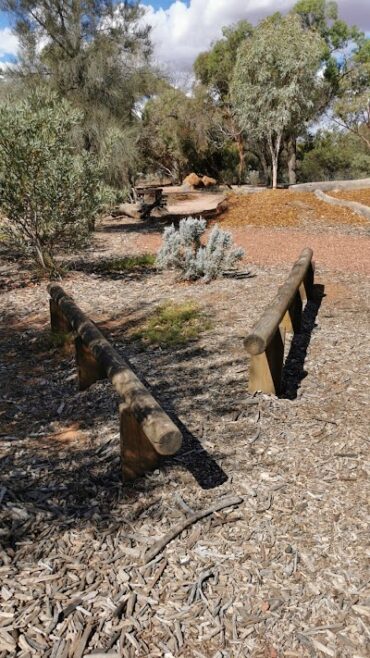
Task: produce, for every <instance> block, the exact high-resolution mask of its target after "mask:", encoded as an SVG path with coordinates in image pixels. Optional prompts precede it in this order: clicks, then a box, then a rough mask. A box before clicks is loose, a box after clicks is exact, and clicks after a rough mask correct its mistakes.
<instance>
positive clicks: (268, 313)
mask: <svg viewBox="0 0 370 658" xmlns="http://www.w3.org/2000/svg"><path fill="white" fill-rule="evenodd" d="M312 256H313V252H312V249H309V248H306V249H303V251H302V252H301V255H300V256H299V258H298V260H297V261H296V262H295V263H294V265H293V267H292V270H291V272H290V274H289V276H288V278H287V280H286V281H285V283H284V284H283V285H282V286H281V287H280V288H279V290H278V293H277V295H276V297H275V298H274V299H273V301H272V302H271V303H270V304H269V305H268V306H267V308H266V309H265V311H264V313H263V314H262V317H261V318H260V319H259V320H258V322H257V323H256V324H255V326H254V328H253V330H252V332H251V333H250V334H249V335H248V336H247V338H246V339H245V340H244V346H245V347H246V349H247V351H248V352H249V354H250V355H251V359H250V366H249V386H248V390H249V392H250V393H255V392H256V391H262V392H263V393H273V394H278V393H280V391H281V375H282V370H283V363H284V343H285V333H286V332H287V331H289V332H294V333H297V332H299V331H300V328H301V319H302V307H303V302H304V301H305V300H307V299H311V298H312V295H313V281H314V272H313V267H312Z"/></svg>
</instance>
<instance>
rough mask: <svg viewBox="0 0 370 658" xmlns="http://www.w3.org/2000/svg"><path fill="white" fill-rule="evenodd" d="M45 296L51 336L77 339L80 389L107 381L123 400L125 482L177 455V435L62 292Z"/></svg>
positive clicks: (55, 290) (54, 290)
mask: <svg viewBox="0 0 370 658" xmlns="http://www.w3.org/2000/svg"><path fill="white" fill-rule="evenodd" d="M48 291H49V294H50V318H51V330H52V332H56V333H59V334H60V333H71V332H73V334H74V335H75V347H76V361H77V368H78V379H79V386H80V390H85V389H87V388H88V387H89V386H91V385H92V384H94V382H96V381H97V380H99V379H105V378H106V377H107V378H108V379H109V380H110V381H111V383H112V384H113V386H114V388H115V390H116V391H117V393H118V394H119V395H120V396H121V398H122V403H121V404H120V405H119V417H120V436H121V459H122V473H123V477H124V479H125V480H132V479H134V478H135V477H138V476H140V475H142V474H143V473H145V472H146V471H149V470H153V469H154V468H156V466H157V464H158V460H159V457H160V456H161V455H173V454H175V453H176V452H177V451H178V450H179V448H180V446H181V443H182V435H181V432H180V430H179V429H178V428H177V427H176V425H175V424H174V423H173V421H172V420H171V418H169V416H168V415H167V414H166V413H165V411H164V410H163V409H162V408H161V407H160V405H159V404H158V402H157V401H156V400H155V399H154V398H153V396H152V395H151V393H150V392H149V391H148V390H147V389H146V388H145V386H143V384H142V383H141V381H140V380H139V379H138V377H136V375H135V374H134V373H133V372H132V370H131V368H130V367H129V365H128V364H127V363H126V361H124V360H123V359H122V358H121V357H120V356H119V354H118V353H117V352H116V350H115V349H114V348H113V347H112V345H111V344H110V343H109V341H108V340H107V339H106V338H105V337H104V336H103V334H102V333H101V331H100V330H99V329H98V327H97V326H96V325H95V324H94V323H93V322H92V321H91V320H89V318H88V317H87V316H86V315H85V314H84V313H83V312H82V311H81V310H80V309H79V307H78V306H77V305H76V304H75V302H74V301H73V299H72V298H71V297H70V296H69V295H67V294H66V293H65V292H64V290H63V288H61V287H60V286H59V285H57V284H55V283H52V284H50V285H49V286H48Z"/></svg>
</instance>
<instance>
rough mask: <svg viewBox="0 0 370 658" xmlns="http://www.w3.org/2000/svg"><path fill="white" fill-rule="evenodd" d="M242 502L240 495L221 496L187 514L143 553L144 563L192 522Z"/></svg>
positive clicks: (151, 558)
mask: <svg viewBox="0 0 370 658" xmlns="http://www.w3.org/2000/svg"><path fill="white" fill-rule="evenodd" d="M242 502H243V498H240V496H234V497H229V498H221V500H219V501H218V502H217V503H215V504H214V505H211V507H208V508H207V509H205V510H201V511H200V512H195V514H192V516H189V517H188V518H187V519H184V520H183V521H182V522H181V523H179V524H178V525H177V526H176V527H175V528H174V529H173V530H171V532H169V533H168V534H167V535H165V536H164V537H163V538H162V539H160V540H159V541H157V542H156V543H155V544H153V546H152V547H151V548H149V549H148V550H147V551H146V552H145V553H144V564H147V563H148V562H150V561H151V560H153V558H155V557H156V556H157V555H158V553H160V552H161V551H163V549H164V548H166V546H167V544H169V543H170V542H171V541H172V540H173V539H175V538H176V537H177V536H178V535H180V534H181V533H182V531H183V530H186V528H188V527H189V526H191V525H193V523H196V522H197V521H200V519H204V517H206V516H210V514H213V512H219V511H220V510H222V509H224V508H225V507H233V506H234V505H240V503H242Z"/></svg>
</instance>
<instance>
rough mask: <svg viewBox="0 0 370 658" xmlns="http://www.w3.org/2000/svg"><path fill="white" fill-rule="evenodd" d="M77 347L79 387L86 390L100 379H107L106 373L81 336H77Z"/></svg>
mask: <svg viewBox="0 0 370 658" xmlns="http://www.w3.org/2000/svg"><path fill="white" fill-rule="evenodd" d="M75 348H76V363H77V371H78V383H79V389H80V391H85V390H86V389H87V388H89V387H90V386H91V385H92V384H95V382H97V381H98V380H99V379H105V378H106V374H105V371H104V369H103V368H101V367H100V366H99V364H98V362H97V360H96V359H95V357H94V355H93V353H92V352H91V350H89V348H88V347H86V345H84V343H83V341H82V339H81V338H80V336H76V338H75Z"/></svg>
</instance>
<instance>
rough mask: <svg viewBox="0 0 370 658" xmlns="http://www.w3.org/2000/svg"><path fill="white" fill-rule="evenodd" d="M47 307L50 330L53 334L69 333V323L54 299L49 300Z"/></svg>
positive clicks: (70, 328) (70, 329)
mask: <svg viewBox="0 0 370 658" xmlns="http://www.w3.org/2000/svg"><path fill="white" fill-rule="evenodd" d="M49 308H50V327H51V331H52V332H53V333H54V334H69V333H70V332H71V331H72V327H71V324H70V323H69V322H68V320H67V318H66V317H65V315H64V314H63V312H62V311H61V309H60V308H59V306H58V304H57V303H56V302H55V301H54V299H50V300H49Z"/></svg>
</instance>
